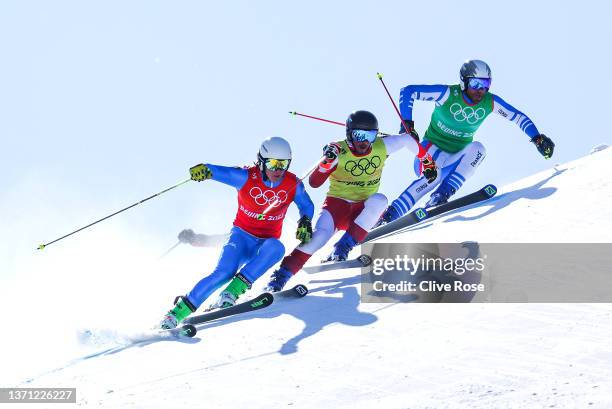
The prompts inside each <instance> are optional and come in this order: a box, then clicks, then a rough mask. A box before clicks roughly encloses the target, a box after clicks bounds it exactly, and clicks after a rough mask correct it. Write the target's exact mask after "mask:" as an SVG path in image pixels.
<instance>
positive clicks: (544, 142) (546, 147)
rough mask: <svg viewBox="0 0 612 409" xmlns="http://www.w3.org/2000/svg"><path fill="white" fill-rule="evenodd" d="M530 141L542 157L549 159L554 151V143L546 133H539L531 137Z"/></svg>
mask: <svg viewBox="0 0 612 409" xmlns="http://www.w3.org/2000/svg"><path fill="white" fill-rule="evenodd" d="M531 142H533V143H534V144H535V146H536V148H538V152H540V153H541V154H542V156H544V159H550V158H551V157H552V155H553V152H554V151H555V143H554V142H553V141H552V140H551V139H550V138H549V137H548V136H546V135H544V134H539V135H536V136H534V137H533V138H531Z"/></svg>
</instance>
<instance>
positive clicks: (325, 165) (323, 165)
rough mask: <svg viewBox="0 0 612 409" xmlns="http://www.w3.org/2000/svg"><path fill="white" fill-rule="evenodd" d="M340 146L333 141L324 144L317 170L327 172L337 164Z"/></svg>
mask: <svg viewBox="0 0 612 409" xmlns="http://www.w3.org/2000/svg"><path fill="white" fill-rule="evenodd" d="M339 154H340V147H339V146H338V145H337V144H335V143H330V144H329V145H325V147H324V148H323V155H324V156H325V157H324V158H323V160H322V161H321V162H320V163H319V172H321V173H328V172H329V171H331V170H332V169H333V168H334V167H335V166H336V165H337V164H338V155H339Z"/></svg>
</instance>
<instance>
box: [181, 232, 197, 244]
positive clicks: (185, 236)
mask: <svg viewBox="0 0 612 409" xmlns="http://www.w3.org/2000/svg"><path fill="white" fill-rule="evenodd" d="M178 239H179V241H180V242H181V243H188V244H191V243H193V240H194V239H195V233H194V232H193V230H191V229H185V230H183V231H182V232H180V233H179V235H178Z"/></svg>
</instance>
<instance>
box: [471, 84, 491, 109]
mask: <svg viewBox="0 0 612 409" xmlns="http://www.w3.org/2000/svg"><path fill="white" fill-rule="evenodd" d="M490 86H491V78H470V79H469V81H468V86H467V89H466V90H465V92H466V94H467V96H468V97H470V99H471V100H472V101H474V102H475V103H477V104H478V103H479V102H480V101H482V99H483V98H484V96H485V94H486V93H487V92H489V87H490Z"/></svg>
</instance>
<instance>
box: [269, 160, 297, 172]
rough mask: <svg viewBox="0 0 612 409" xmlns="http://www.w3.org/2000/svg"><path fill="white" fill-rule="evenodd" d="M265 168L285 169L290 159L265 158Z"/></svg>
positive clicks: (287, 167)
mask: <svg viewBox="0 0 612 409" xmlns="http://www.w3.org/2000/svg"><path fill="white" fill-rule="evenodd" d="M265 163H266V168H268V169H270V170H287V169H289V164H290V163H291V159H266V161H265Z"/></svg>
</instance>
